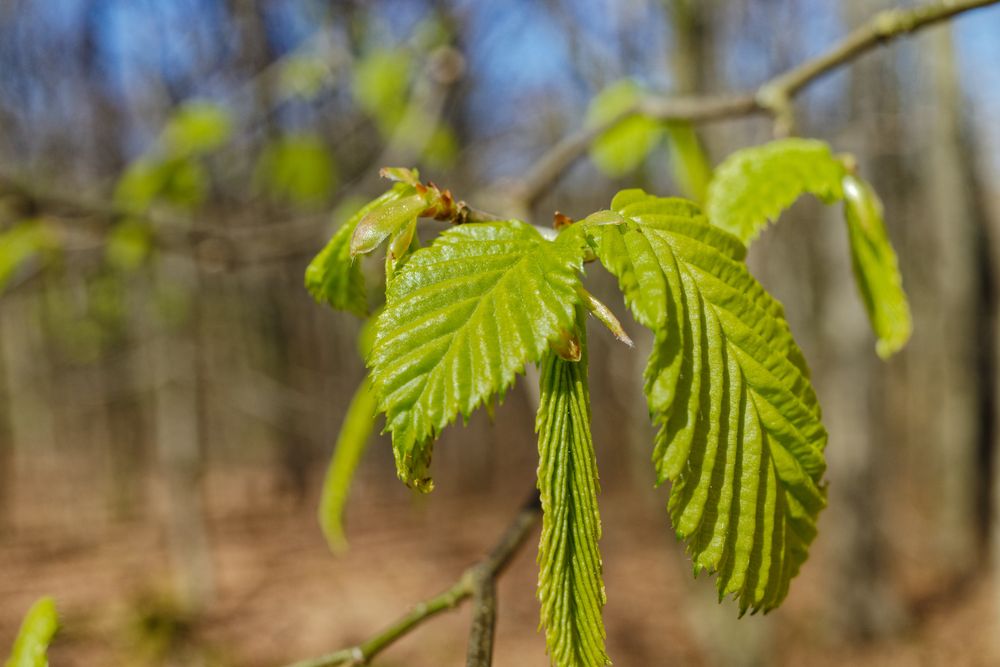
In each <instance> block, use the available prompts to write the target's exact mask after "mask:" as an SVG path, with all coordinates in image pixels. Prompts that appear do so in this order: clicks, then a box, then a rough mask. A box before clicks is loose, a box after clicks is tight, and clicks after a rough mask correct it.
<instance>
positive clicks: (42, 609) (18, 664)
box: [5, 597, 59, 667]
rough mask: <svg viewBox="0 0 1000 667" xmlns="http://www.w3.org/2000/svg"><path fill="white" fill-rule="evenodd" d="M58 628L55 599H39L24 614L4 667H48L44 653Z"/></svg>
mask: <svg viewBox="0 0 1000 667" xmlns="http://www.w3.org/2000/svg"><path fill="white" fill-rule="evenodd" d="M58 629H59V616H58V614H57V613H56V603H55V601H54V600H53V599H52V598H50V597H44V598H41V599H39V600H38V601H37V602H35V604H33V605H32V606H31V609H29V610H28V613H27V614H26V615H25V617H24V621H23V622H22V623H21V630H20V632H19V633H18V635H17V639H15V640H14V649H13V650H12V651H11V653H10V658H8V659H7V662H6V664H5V667H48V665H49V659H48V657H47V656H46V653H47V651H48V648H49V644H51V643H52V638H53V637H55V634H56V631H57V630H58Z"/></svg>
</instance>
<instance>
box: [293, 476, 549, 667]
mask: <svg viewBox="0 0 1000 667" xmlns="http://www.w3.org/2000/svg"><path fill="white" fill-rule="evenodd" d="M541 511H542V506H541V504H540V502H539V499H538V493H537V492H535V493H533V494H532V495H531V498H530V499H529V500H528V502H526V503H525V504H524V506H523V507H522V508H521V511H520V512H518V514H517V516H516V517H515V518H514V521H513V522H512V523H511V524H510V525H509V526H508V527H507V530H505V531H504V534H503V536H502V537H501V538H500V541H499V542H497V544H496V546H495V547H494V548H493V551H491V552H490V554H489V555H488V556H486V558H484V559H483V560H481V561H479V562H478V563H476V564H475V565H473V566H472V567H470V568H468V569H466V570H465V572H463V573H462V576H461V577H459V579H458V581H457V582H455V584H454V585H453V586H451V587H450V588H448V589H447V590H445V591H443V592H441V593H439V594H438V595H436V596H434V597H432V598H431V599H429V600H426V601H424V602H421V603H420V604H418V605H417V606H415V607H414V608H413V609H412V610H411V611H410V613H408V614H406V615H405V616H403V617H401V618H400V619H399V620H397V621H396V622H395V623H393V624H392V625H390V626H389V627H387V628H386V629H385V630H383V631H382V632H380V633H378V634H377V635H375V636H374V637H372V638H371V639H368V640H366V641H364V642H362V643H360V644H358V645H357V646H352V647H350V648H346V649H342V650H340V651H335V652H333V653H329V654H327V655H323V656H319V657H317V658H310V659H308V660H303V661H301V662H296V663H293V664H291V665H288V666H287V667H335V666H337V667H347V666H350V667H357V666H358V665H367V664H368V663H369V662H370V661H371V659H372V658H374V657H375V656H376V655H378V654H379V653H381V652H382V651H384V650H385V649H386V648H388V647H389V646H390V645H391V644H392V643H393V642H395V641H396V640H397V639H399V638H400V637H403V636H404V635H406V634H408V633H409V632H410V631H412V630H413V629H414V628H416V627H417V626H418V625H420V624H421V623H423V622H424V621H426V620H428V619H430V618H432V617H434V616H436V615H438V614H440V613H441V612H443V611H446V610H448V609H454V608H455V607H457V606H458V605H459V604H460V603H461V602H462V601H463V600H465V599H466V598H468V597H470V596H472V595H473V594H477V595H481V593H477V591H482V590H484V583H485V582H490V584H489V585H490V586H493V585H495V582H496V579H497V577H498V576H499V575H500V574H501V573H502V572H503V571H504V569H505V568H506V567H507V565H508V564H509V563H510V561H511V559H513V557H514V555H515V554H516V553H517V551H518V549H519V548H520V546H521V545H522V544H524V541H525V540H526V539H527V537H528V534H529V533H530V532H531V529H532V528H534V526H535V524H536V523H538V519H539V517H540V516H541ZM494 599H495V598H494ZM479 616H480V613H479V612H478V611H477V613H476V617H477V618H476V621H475V622H474V624H473V626H474V628H475V626H476V625H477V624H480V625H481V626H482V628H483V631H484V632H485V631H487V630H488V631H489V633H490V639H489V643H488V644H484V643H482V640H481V637H480V635H478V634H477V632H476V630H475V629H473V632H472V636H471V637H470V641H472V640H476V641H477V642H480V643H479V646H480V647H481V648H488V649H490V650H492V641H493V640H492V628H493V621H492V620H486V619H483V620H481V619H480V618H479ZM472 651H473V649H472V647H471V646H470V649H469V652H470V660H471V654H472ZM469 664H470V665H483V666H487V665H489V658H488V657H487V659H486V662H470V663H469Z"/></svg>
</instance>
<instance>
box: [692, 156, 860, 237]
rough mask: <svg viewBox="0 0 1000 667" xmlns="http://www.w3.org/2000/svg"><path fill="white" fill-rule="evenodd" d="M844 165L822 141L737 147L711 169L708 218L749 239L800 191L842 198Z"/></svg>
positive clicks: (829, 198) (828, 200) (831, 199)
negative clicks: (714, 168) (712, 175)
mask: <svg viewBox="0 0 1000 667" xmlns="http://www.w3.org/2000/svg"><path fill="white" fill-rule="evenodd" d="M845 174H846V167H845V166H844V164H843V162H842V161H841V160H838V159H837V157H836V156H834V155H833V153H832V152H831V151H830V147H829V146H828V145H827V144H825V143H824V142H822V141H816V140H814V139H798V138H793V139H781V140H778V141H772V142H771V143H768V144H764V145H763V146H754V147H752V148H745V149H743V150H739V151H736V152H735V153H733V154H732V155H730V156H729V157H728V158H726V159H725V161H723V163H722V164H721V165H719V166H718V168H717V169H716V170H715V176H714V178H713V179H712V182H711V183H710V184H709V186H708V199H707V202H706V205H705V212H706V213H707V214H708V219H709V220H711V221H712V224H714V225H718V226H719V227H721V228H722V229H725V230H726V231H727V232H730V233H731V234H733V235H735V236H737V237H738V238H739V239H740V240H742V241H743V242H744V243H749V242H750V241H753V240H754V239H755V238H756V237H757V235H758V234H759V233H760V232H761V230H763V229H764V227H766V226H767V224H768V223H769V222H773V221H774V220H776V219H777V217H778V215H779V214H780V213H781V212H782V211H783V210H785V209H786V208H788V207H789V206H791V205H792V204H793V203H794V202H795V200H796V199H798V198H799V197H800V196H801V195H804V194H813V195H815V196H817V197H819V198H820V199H821V200H823V201H824V202H826V203H828V204H829V203H832V202H834V201H838V200H840V199H843V196H844V195H843V191H842V190H841V181H842V180H843V178H844V175H845Z"/></svg>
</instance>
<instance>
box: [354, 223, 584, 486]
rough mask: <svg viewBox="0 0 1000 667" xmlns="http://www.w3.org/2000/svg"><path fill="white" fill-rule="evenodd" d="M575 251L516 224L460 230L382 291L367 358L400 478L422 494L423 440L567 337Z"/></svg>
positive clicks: (414, 259) (426, 481)
mask: <svg viewBox="0 0 1000 667" xmlns="http://www.w3.org/2000/svg"><path fill="white" fill-rule="evenodd" d="M583 254H584V247H583V245H582V244H581V243H578V242H574V238H572V237H565V238H562V239H557V240H556V241H547V240H546V239H544V238H543V237H542V236H541V235H540V234H539V233H538V232H537V231H536V230H535V229H534V228H532V227H531V226H529V225H526V224H524V223H522V222H518V221H509V222H495V223H483V224H471V225H461V226H458V227H454V228H452V229H449V230H447V231H446V232H444V233H443V234H442V235H441V236H439V237H438V238H437V239H436V240H435V241H434V243H432V244H431V245H430V246H428V247H426V248H422V249H420V250H418V251H416V252H415V253H413V254H412V255H410V258H409V260H408V261H407V262H406V264H405V265H404V266H403V267H402V268H401V269H400V270H399V271H398V272H397V273H396V274H395V276H394V278H393V280H392V281H391V282H390V283H389V286H388V289H387V291H386V306H385V310H384V311H383V312H382V313H381V314H380V315H379V316H378V319H377V321H376V337H375V343H374V346H373V349H372V353H371V355H370V357H369V359H368V365H369V367H370V368H371V379H372V383H373V387H374V390H375V395H376V397H377V400H378V409H379V411H380V412H384V413H385V416H386V430H387V431H389V432H390V433H392V443H393V451H394V453H395V457H396V467H397V471H398V473H399V476H400V478H401V479H402V480H403V481H404V482H406V483H407V484H410V485H413V486H415V487H417V488H420V489H422V490H429V489H430V488H431V486H432V485H431V482H430V478H429V476H428V474H427V466H428V465H429V462H430V455H431V443H432V442H433V440H434V438H435V437H436V436H437V434H438V433H439V432H440V431H441V429H443V428H444V427H445V426H446V425H447V424H449V423H450V422H452V421H454V420H455V419H456V418H457V417H458V415H462V416H464V417H466V418H467V417H468V416H469V415H470V414H471V413H472V411H473V410H474V409H475V408H476V407H478V406H479V405H481V404H482V403H483V402H484V401H487V400H489V399H490V398H491V397H492V396H494V395H495V394H499V393H502V392H504V391H505V390H506V389H507V388H508V387H509V386H510V385H511V383H512V382H513V381H514V377H515V375H516V373H518V372H521V371H522V370H523V368H524V366H525V364H527V363H530V362H537V361H538V360H539V359H540V358H541V356H542V354H543V353H544V352H545V350H546V349H548V347H549V344H550V343H551V342H555V341H557V340H558V339H559V338H560V335H561V334H562V332H564V331H568V330H571V329H572V328H573V322H574V306H575V304H576V303H577V301H578V300H579V295H578V293H577V287H578V286H579V278H578V277H577V273H578V272H579V271H580V270H581V269H582V262H583Z"/></svg>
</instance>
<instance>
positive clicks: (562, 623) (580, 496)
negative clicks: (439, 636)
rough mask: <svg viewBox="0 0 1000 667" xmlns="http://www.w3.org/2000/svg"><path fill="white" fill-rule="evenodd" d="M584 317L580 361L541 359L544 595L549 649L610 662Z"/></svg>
mask: <svg viewBox="0 0 1000 667" xmlns="http://www.w3.org/2000/svg"><path fill="white" fill-rule="evenodd" d="M581 315H582V313H581ZM582 319H583V318H582V317H580V320H579V321H580V325H579V329H578V330H577V331H578V334H577V335H578V337H579V338H580V343H581V347H582V348H583V350H584V351H583V356H582V357H581V359H580V361H576V362H574V361H566V360H564V359H562V358H560V357H559V356H558V355H556V354H553V353H548V354H546V355H545V358H544V359H543V360H542V373H541V382H540V397H541V400H540V403H539V406H538V417H537V419H536V422H535V430H536V431H538V490H539V492H540V493H541V499H542V511H543V514H542V536H541V541H540V542H539V545H538V564H539V574H538V599H539V601H540V602H541V604H542V625H543V626H545V640H546V644H547V646H548V651H549V657H550V658H551V660H552V664H553V665H557V666H559V667H601V666H603V665H609V664H611V661H610V660H609V659H608V655H607V653H606V651H605V648H604V638H605V631H604V622H603V621H602V620H601V610H602V609H603V607H604V603H605V602H606V598H605V594H604V582H603V580H602V578H601V570H602V565H601V553H600V551H599V548H598V541H599V540H600V538H601V519H600V515H599V513H598V509H597V493H598V491H599V488H598V482H597V461H596V459H595V457H594V443H593V440H592V439H591V435H590V391H589V389H588V387H587V358H586V340H585V338H584V330H583V329H584V327H583V325H582Z"/></svg>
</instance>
